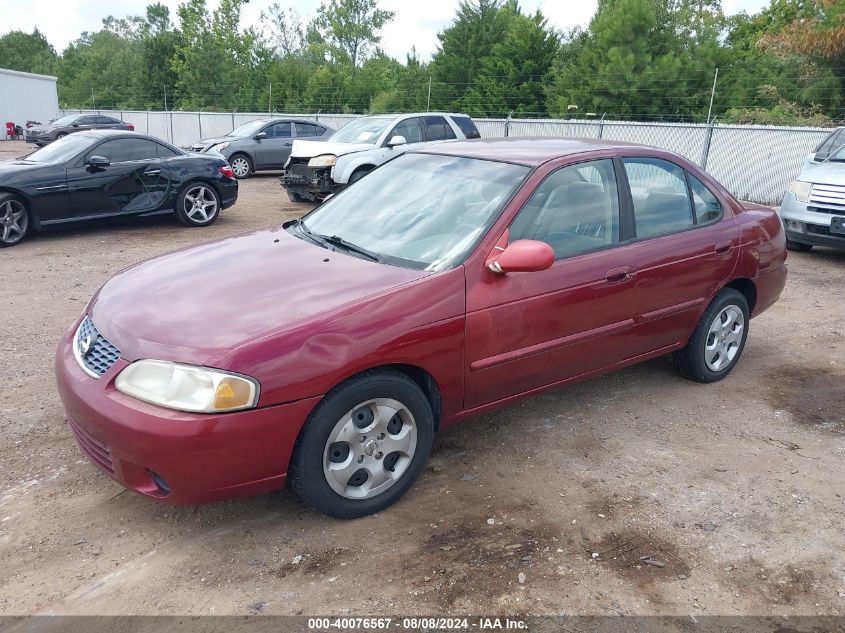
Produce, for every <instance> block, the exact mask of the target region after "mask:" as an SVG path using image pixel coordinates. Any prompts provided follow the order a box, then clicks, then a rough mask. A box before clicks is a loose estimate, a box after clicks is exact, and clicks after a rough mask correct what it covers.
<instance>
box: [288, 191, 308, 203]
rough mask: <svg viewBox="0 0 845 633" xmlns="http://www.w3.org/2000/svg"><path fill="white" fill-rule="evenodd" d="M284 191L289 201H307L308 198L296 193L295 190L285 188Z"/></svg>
mask: <svg viewBox="0 0 845 633" xmlns="http://www.w3.org/2000/svg"><path fill="white" fill-rule="evenodd" d="M285 191H287V192H288V199H289V200H290V201H291V202H309V200H308V198H306V197H305V196H302V195H300V194H298V193H296V192H295V191H291V190H290V189H286V190H285Z"/></svg>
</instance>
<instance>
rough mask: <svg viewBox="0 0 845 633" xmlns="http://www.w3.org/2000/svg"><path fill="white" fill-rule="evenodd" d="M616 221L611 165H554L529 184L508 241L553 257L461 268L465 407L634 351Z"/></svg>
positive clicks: (629, 281) (626, 265)
mask: <svg viewBox="0 0 845 633" xmlns="http://www.w3.org/2000/svg"><path fill="white" fill-rule="evenodd" d="M620 224H621V223H620V198H619V187H618V186H617V180H616V175H615V169H614V164H613V161H612V160H611V159H609V158H608V159H602V160H593V161H588V162H583V163H578V164H575V165H569V166H566V167H562V168H559V169H557V170H556V171H553V172H552V173H551V174H550V175H549V176H547V177H546V178H545V180H544V181H543V182H542V183H541V184H540V185H539V186H538V187H537V189H536V190H535V192H534V193H533V194H532V196H531V197H530V198H529V199H528V201H527V202H526V204H525V205H524V206H523V207H522V209H521V210H520V212H519V213H518V214H517V216H516V217H515V219H514V221H513V222H512V223H511V225H510V227H509V229H508V237H507V239H508V241H509V242H513V241H514V240H517V239H534V240H540V241H544V242H547V243H548V244H550V245H551V246H552V248H553V249H554V251H555V255H556V261H555V263H554V264H553V265H552V267H551V268H549V269H547V270H544V271H540V272H528V273H508V274H506V275H494V274H493V273H490V272H489V271H486V270H485V271H480V272H479V271H469V270H468V271H467V321H466V365H467V368H466V402H465V406H466V407H467V408H473V407H477V406H481V405H484V404H488V403H491V402H494V401H496V400H500V399H502V398H506V397H508V396H512V395H516V394H520V393H524V392H528V391H531V390H532V389H537V388H541V387H544V386H547V385H551V384H554V383H556V382H560V381H563V380H566V379H569V378H573V377H575V376H579V375H581V374H585V373H589V372H591V371H594V370H597V369H600V368H602V367H606V366H609V365H612V364H613V363H615V362H617V361H619V360H622V359H623V358H627V357H629V356H633V355H634V354H635V352H634V348H633V341H632V337H631V330H632V327H633V314H634V312H635V308H634V293H635V280H636V271H635V269H634V267H633V262H632V261H631V260H630V252H629V246H628V245H627V244H625V243H623V242H621V241H620ZM500 245H501V244H500Z"/></svg>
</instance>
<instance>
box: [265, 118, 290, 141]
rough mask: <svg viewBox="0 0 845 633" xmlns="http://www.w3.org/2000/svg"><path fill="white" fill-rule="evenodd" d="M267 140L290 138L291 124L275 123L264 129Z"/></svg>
mask: <svg viewBox="0 0 845 633" xmlns="http://www.w3.org/2000/svg"><path fill="white" fill-rule="evenodd" d="M264 131H265V132H267V138H290V123H287V122H285V123H274V124H273V125H271V126H269V127H267V128H265V129H264Z"/></svg>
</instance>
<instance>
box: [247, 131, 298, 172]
mask: <svg viewBox="0 0 845 633" xmlns="http://www.w3.org/2000/svg"><path fill="white" fill-rule="evenodd" d="M261 131H262V132H264V133H265V134H267V137H266V138H262V139H256V141H255V162H256V167H257V168H259V169H281V168H282V166H283V165H284V164H285V162H287V159H288V157H289V156H290V148H291V145H293V133H292V131H291V124H290V122H289V121H283V122H280V123H271V124H270V125H268V126H267V127H265V128H264V129H263V130H261Z"/></svg>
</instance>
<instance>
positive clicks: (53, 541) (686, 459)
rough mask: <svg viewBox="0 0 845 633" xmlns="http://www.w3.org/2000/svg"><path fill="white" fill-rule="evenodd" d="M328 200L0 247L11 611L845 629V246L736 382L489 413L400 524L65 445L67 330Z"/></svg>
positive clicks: (659, 385) (0, 457) (268, 187)
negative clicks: (207, 496) (689, 619)
mask: <svg viewBox="0 0 845 633" xmlns="http://www.w3.org/2000/svg"><path fill="white" fill-rule="evenodd" d="M24 151H25V150H24V148H23V144H22V143H12V142H6V143H0V158H7V157H12V156H15V155H18V154H21V153H24ZM308 208H309V207H308V205H297V204H292V203H289V202H288V201H287V198H286V196H284V194H283V192H282V191H281V189H280V188H279V184H278V181H277V179H276V177H275V175H267V176H258V177H255V178H252V179H250V180H247V181H245V182H243V183H242V185H241V194H240V201H239V202H238V204H237V205H236V206H235V207H233V208H232V209H229V210H227V211H225V212H224V213H223V214H222V215H221V217H220V219H219V221H218V222H217V223H216V224H214V225H213V226H211V227H208V228H205V229H186V228H183V227H181V226H180V225H178V224H177V223H176V222H175V221H173V220H169V219H157V220H154V221H144V222H140V223H133V224H128V223H123V224H117V225H111V226H99V227H86V228H84V229H80V228H74V229H72V230H64V231H56V232H52V233H46V234H42V235H36V236H35V237H34V238H30V239H28V240H27V241H26V242H25V243H23V244H21V245H19V246H17V247H14V248H12V249H6V250H4V251H0V279H2V286H0V298H2V303H0V305H2V307H3V312H2V319H0V353H2V363H1V364H0V385H5V393H6V395H5V396H4V397H3V398H2V400H0V570H2V572H0V613H2V614H7V615H10V614H33V613H68V614H174V613H176V614H209V613H213V614H254V613H264V614H270V613H272V614H302V613H304V614H334V615H344V614H396V613H403V614H416V613H421V614H423V613H424V614H436V613H441V614H456V613H491V612H496V613H513V614H521V613H534V614H538V613H546V614H548V613H555V614H556V613H559V612H561V611H565V612H566V613H568V614H607V615H609V614H667V615H668V614H689V613H692V614H695V615H703V614H731V615H735V614H784V615H791V614H841V613H843V612H844V611H845V557H843V552H845V536H843V531H842V525H843V519H844V518H845V515H844V514H843V510H845V508H844V507H843V499H842V495H843V494H845V484H843V476H842V473H843V470H842V464H843V457H845V454H843V453H844V452H845V451H843V449H845V340H843V336H845V284H843V277H845V253H834V252H833V251H828V250H824V249H817V251H814V252H812V253H810V254H794V253H793V254H792V255H791V256H790V260H789V261H790V267H791V272H790V278H789V282H788V284H787V288H786V291H785V293H784V295H783V297H782V299H781V301H780V302H779V303H778V304H776V305H775V306H774V307H773V308H772V309H771V310H769V311H768V312H766V313H765V314H764V315H762V316H761V317H760V318H758V319H755V320H754V321H753V323H752V325H751V330H750V335H749V338H748V344H747V348H746V351H745V354H744V356H743V358H742V361H741V362H740V363H739V365H738V366H737V368H736V370H735V371H734V372H733V373H732V374H731V376H730V377H729V378H728V379H726V380H724V381H722V382H720V383H718V384H714V385H699V384H695V383H691V382H688V381H686V380H683V379H681V378H679V377H678V376H676V375H675V373H674V372H673V370H672V368H671V366H670V364H669V363H668V362H667V361H666V360H665V359H658V360H655V361H651V362H648V363H645V364H643V365H640V366H637V367H633V368H630V369H627V370H624V371H620V372H617V373H614V374H611V375H608V376H605V377H603V378H599V379H596V380H592V381H589V382H586V383H583V384H581V385H577V386H574V387H571V388H568V389H565V390H561V391H558V392H555V393H551V394H549V395H545V396H542V397H537V398H533V399H530V400H526V401H524V402H523V403H521V404H518V405H515V406H512V407H509V408H507V409H504V410H502V411H499V412H496V413H491V414H487V415H482V416H478V417H476V418H473V419H471V420H469V421H467V422H465V423H463V424H461V425H459V426H457V427H454V428H452V429H449V430H447V431H445V432H443V433H442V434H441V435H440V437H439V438H438V441H437V446H436V449H435V452H434V455H433V457H432V460H431V464H430V467H429V468H428V469H427V470H426V472H425V474H424V475H423V476H422V477H421V478H420V480H419V481H418V482H417V484H416V485H415V486H414V488H413V489H412V490H411V491H410V493H409V494H407V495H406V496H405V498H404V499H402V500H401V501H400V502H399V503H398V504H397V505H396V506H394V507H392V508H390V509H388V510H387V511H384V512H382V513H380V514H379V515H376V516H373V517H368V518H364V519H360V520H357V521H351V522H341V521H336V520H332V519H329V518H326V517H324V516H321V515H318V514H315V513H313V512H311V511H309V510H307V509H306V508H304V507H303V506H302V505H301V504H300V503H299V502H298V501H297V499H296V498H295V497H294V496H293V495H291V494H290V492H288V491H282V492H279V493H275V494H270V495H265V496H261V497H255V498H250V499H242V500H237V501H231V502H225V503H217V504H212V505H205V506H195V507H169V506H165V505H160V504H157V503H155V502H152V501H150V500H148V499H144V498H141V497H139V496H136V495H134V494H131V493H128V492H126V493H123V492H122V488H121V487H120V486H118V485H117V484H115V483H113V482H112V481H110V480H109V479H107V478H106V477H105V476H104V475H102V474H100V472H99V471H98V470H96V469H95V468H94V467H93V466H92V465H91V464H90V463H89V462H88V461H87V460H86V459H85V458H84V457H83V455H82V453H81V452H80V451H79V450H78V449H77V447H76V445H75V444H74V442H73V440H72V438H71V434H70V432H69V431H68V429H67V428H66V427H65V424H64V421H63V413H62V409H61V405H60V402H59V398H58V396H57V394H56V389H55V386H54V380H53V353H54V349H55V345H56V342H57V341H58V339H59V337H60V336H61V335H62V334H63V333H64V332H65V330H66V329H67V328H68V327H69V325H70V324H71V322H72V321H73V320H74V319H75V318H76V317H77V316H78V315H79V313H80V312H81V310H82V309H83V306H84V305H85V302H86V301H87V300H88V298H89V297H90V296H91V294H92V293H93V292H94V291H95V290H96V289H97V288H98V287H99V286H100V285H101V284H102V283H103V282H104V281H105V280H106V279H108V278H109V277H110V276H111V275H112V274H114V273H115V272H117V271H118V270H120V269H121V268H123V267H125V266H127V265H129V264H132V263H134V262H137V261H139V260H142V259H145V258H147V257H151V256H153V255H157V254H159V253H163V252H166V251H171V250H174V249H176V248H180V247H183V246H189V245H191V244H197V243H202V242H206V241H209V240H212V239H214V238H217V237H223V236H229V235H232V234H235V233H239V232H244V231H249V230H252V229H258V228H262V227H266V226H271V225H275V224H278V223H279V222H280V221H282V220H284V219H286V218H290V217H294V216H297V215H299V214H301V213H303V212H304V211H306V210H307V209H308ZM645 556H653V557H654V558H655V559H657V560H659V561H660V562H662V563H664V565H663V566H662V567H659V566H655V565H650V564H645V563H643V562H641V560H640V558H641V557H645ZM520 574H525V576H524V582H523V583H520V582H519V578H520Z"/></svg>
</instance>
